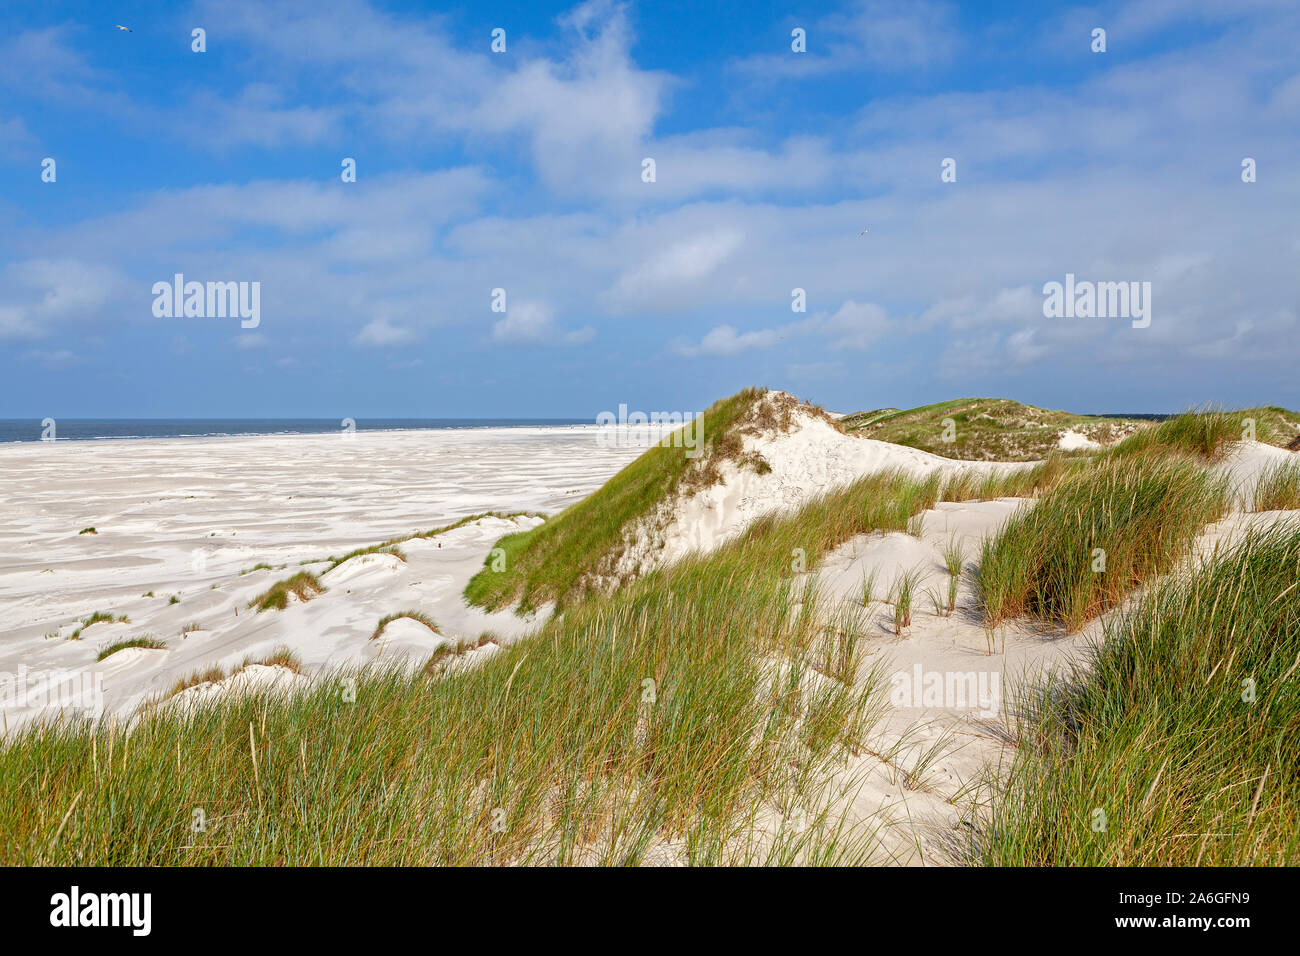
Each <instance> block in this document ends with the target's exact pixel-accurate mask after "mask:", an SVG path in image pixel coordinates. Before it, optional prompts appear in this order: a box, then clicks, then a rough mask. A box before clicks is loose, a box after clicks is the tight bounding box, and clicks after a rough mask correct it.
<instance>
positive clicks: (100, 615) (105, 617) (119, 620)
mask: <svg viewBox="0 0 1300 956" xmlns="http://www.w3.org/2000/svg"><path fill="white" fill-rule="evenodd" d="M100 623H106V624H114V623H116V624H129V623H130V618H128V617H127V616H126V615H125V614H119V615H118V616H117V617H114V616H113V615H112V614H110V613H109V612H108V611H96V612H95V613H94V614H92V615H90V617H84V618H82V619H81V626H80V627H78V628H77V629H76V630H75V631H73V632H72V633H71V634H69V635H68V640H70V641H77V640H80V639H81V632H82V631H84V630H85V629H86V628H88V627H90V625H92V624H100Z"/></svg>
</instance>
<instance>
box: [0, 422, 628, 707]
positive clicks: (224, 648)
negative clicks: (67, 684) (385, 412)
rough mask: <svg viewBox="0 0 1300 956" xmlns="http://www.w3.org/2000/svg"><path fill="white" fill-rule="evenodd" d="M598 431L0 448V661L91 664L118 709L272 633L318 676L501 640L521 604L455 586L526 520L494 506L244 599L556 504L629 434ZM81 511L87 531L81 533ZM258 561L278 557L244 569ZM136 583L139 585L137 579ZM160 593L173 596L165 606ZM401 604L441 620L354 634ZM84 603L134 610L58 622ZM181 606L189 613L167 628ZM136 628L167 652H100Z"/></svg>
mask: <svg viewBox="0 0 1300 956" xmlns="http://www.w3.org/2000/svg"><path fill="white" fill-rule="evenodd" d="M597 432H598V429H596V428H595V426H591V427H558V428H557V427H551V428H541V427H538V428H531V427H530V428H501V429H460V430H447V431H410V432H358V433H356V434H355V436H354V437H352V438H345V437H344V436H342V435H337V434H333V435H290V436H258V437H248V438H216V439H168V440H127V441H81V442H57V443H54V444H44V443H31V444H11V445H2V446H0V501H3V502H4V508H3V510H2V511H0V678H3V675H4V674H9V675H15V677H16V675H17V674H18V673H19V670H20V668H24V667H25V668H27V671H28V673H29V674H30V675H41V674H44V675H46V676H50V675H51V674H52V673H53V672H56V671H60V672H62V671H66V672H69V673H72V674H77V675H85V676H86V679H87V680H88V681H89V680H91V679H94V678H96V675H98V679H101V680H102V691H103V700H104V705H105V708H106V709H107V710H108V711H109V712H111V713H116V714H119V715H126V714H129V713H131V712H132V711H134V710H135V709H136V707H137V706H138V705H139V704H140V703H142V702H143V701H145V700H147V699H150V698H152V697H156V696H158V695H160V694H165V693H166V692H168V691H169V690H170V688H171V686H172V685H173V684H174V683H175V682H176V681H177V680H178V679H179V678H180V677H182V676H186V675H189V674H192V673H194V672H196V671H200V670H206V669H208V668H209V667H212V666H220V667H222V668H223V669H224V670H226V671H227V672H230V671H233V670H235V669H236V668H237V667H239V666H240V665H241V664H242V663H243V662H244V660H245V659H246V658H250V657H251V658H253V659H254V660H257V659H261V658H264V657H266V656H267V655H269V654H270V653H271V651H272V650H273V649H274V648H275V647H277V646H278V645H285V646H287V647H288V648H289V649H290V650H292V651H293V652H294V653H295V654H297V655H298V657H299V658H301V660H302V661H303V664H304V666H305V669H306V671H307V672H308V673H315V672H318V671H320V670H322V669H331V670H332V669H334V668H336V667H342V666H349V665H355V664H359V663H364V662H366V661H371V660H375V659H380V660H383V661H389V660H401V659H406V658H409V659H412V660H417V661H423V660H425V659H427V657H428V656H429V654H431V653H432V651H433V650H435V649H436V648H437V647H439V646H440V645H441V644H443V643H444V642H446V641H452V640H459V639H461V638H466V639H475V638H477V637H478V636H479V635H480V634H481V633H482V632H484V631H491V632H493V633H495V634H497V635H499V636H500V638H501V639H502V641H503V642H507V643H508V642H509V641H511V640H514V639H517V638H518V637H519V636H520V635H521V634H523V633H524V632H526V631H527V630H528V629H529V628H530V627H532V626H533V623H534V622H533V620H532V619H524V618H519V617H516V616H515V615H513V614H510V613H497V614H488V613H484V612H482V611H481V610H478V609H475V608H470V607H468V606H466V605H465V603H464V601H463V600H462V599H461V596H460V595H461V591H462V590H463V589H464V587H465V584H466V582H468V580H469V578H470V577H471V576H472V575H473V574H474V573H475V572H477V571H478V570H479V568H480V567H481V566H482V563H483V559H484V557H485V556H486V555H487V553H488V551H489V549H490V548H491V547H492V545H493V544H494V543H495V541H496V540H497V539H498V538H499V537H500V536H501V535H502V534H505V533H507V532H509V531H512V530H516V529H518V528H525V527H531V526H532V525H534V524H536V523H537V521H538V519H535V518H524V519H521V520H519V521H515V522H511V521H504V520H500V519H496V518H490V519H485V520H483V521H480V522H478V523H476V524H473V525H470V526H467V527H463V528H459V529H457V530H455V531H452V532H448V533H447V534H445V535H442V536H440V537H438V538H433V539H426V540H415V541H411V542H408V543H406V544H404V545H402V550H403V551H404V552H405V554H406V557H407V560H406V561H405V562H403V561H400V560H399V559H398V558H396V557H394V556H392V555H366V556H363V557H359V558H354V559H352V560H350V561H348V562H346V563H345V564H343V565H341V566H340V567H338V568H336V569H335V570H333V571H331V572H329V573H328V574H325V575H324V577H323V582H324V583H325V584H326V586H327V587H328V588H329V590H328V591H327V592H326V593H325V594H322V595H319V596H318V597H316V598H314V599H313V600H310V601H308V602H306V603H296V602H295V603H291V604H290V605H289V607H288V608H286V609H285V610H284V611H268V612H264V613H261V614H257V613H254V612H253V611H251V610H249V609H248V608H247V604H248V601H249V600H250V599H251V598H252V597H253V596H254V595H256V594H258V593H260V592H262V591H264V590H265V589H266V588H267V587H269V586H270V585H271V584H272V583H274V582H275V581H278V580H281V579H282V578H285V577H288V576H289V575H291V574H293V573H295V572H296V571H298V570H299V563H300V562H304V561H313V560H319V559H322V558H326V557H328V556H330V555H339V556H341V555H343V554H346V553H347V552H348V551H351V550H353V549H355V548H357V547H362V546H369V545H372V544H377V543H379V542H381V541H383V540H386V539H388V538H390V537H394V536H399V535H406V534H410V533H412V532H415V531H427V530H429V529H431V528H434V527H437V526H440V525H444V524H449V523H451V522H453V521H456V520H457V519H459V518H462V517H464V516H466V515H469V514H473V513H477V512H482V511H541V512H546V513H552V512H555V511H558V510H560V509H562V508H564V507H565V506H567V505H568V504H570V503H571V502H573V501H576V500H578V499H579V498H581V497H582V496H584V495H587V494H590V493H591V492H592V491H593V490H595V489H596V488H598V487H599V486H600V485H601V484H603V483H604V482H605V481H606V480H607V479H608V478H609V477H610V476H612V475H613V474H614V473H615V472H616V471H617V470H618V469H619V468H621V467H623V465H625V464H627V463H628V462H629V461H631V460H632V459H633V458H635V457H636V456H637V455H639V454H640V453H641V451H642V450H643V449H642V448H639V447H622V448H620V447H608V446H610V445H612V444H613V443H612V442H609V441H606V442H604V445H602V444H601V443H600V442H598V441H597ZM90 526H93V527H95V528H96V529H97V532H98V533H97V534H94V535H90V534H86V535H79V534H78V533H77V532H78V531H80V530H81V529H82V528H85V527H90ZM259 563H266V564H270V565H272V566H273V567H274V568H275V570H271V571H267V570H259V571H254V572H252V573H249V574H244V575H241V574H240V572H241V571H243V570H245V569H248V568H251V567H253V566H254V565H256V564H259ZM281 565H287V567H286V568H284V569H281V568H280V566H281ZM326 567H328V565H326V564H323V563H321V564H311V565H309V566H308V569H309V570H313V571H315V572H317V573H321V572H323V571H324V570H325V568H326ZM147 592H153V597H143V596H142V595H144V594H145V593H147ZM172 595H178V596H179V598H180V601H179V603H178V604H171V603H169V601H170V598H171V596H172ZM407 610H418V611H422V612H424V613H425V614H427V615H429V616H430V617H431V618H432V619H433V620H434V621H435V622H436V623H437V624H438V627H439V631H440V633H439V634H434V633H433V632H431V631H429V630H428V628H425V627H424V626H423V625H420V624H417V623H416V622H414V621H410V620H400V621H395V622H393V623H392V624H390V625H389V626H388V628H387V630H386V631H385V633H384V635H383V637H382V638H381V639H380V640H377V641H371V640H369V638H370V635H371V633H372V632H373V631H374V629H375V625H376V624H377V623H378V622H379V619H380V618H381V617H383V616H385V615H387V614H393V613H398V612H401V611H407ZM96 611H105V612H110V613H112V615H113V616H114V617H117V616H119V615H126V616H127V617H128V618H129V623H125V624H119V623H111V624H110V623H102V624H95V625H93V626H91V627H89V628H86V629H85V630H84V631H83V632H82V634H81V637H80V639H79V640H77V641H69V640H67V639H66V638H67V637H68V636H69V635H70V634H71V633H72V632H73V631H74V630H76V628H77V627H78V622H79V620H80V619H83V618H85V617H87V616H89V615H90V614H92V613H94V612H96ZM191 623H194V624H198V625H199V626H200V628H201V629H200V630H196V631H192V632H190V633H188V634H185V635H184V636H182V634H181V631H182V628H184V627H186V626H188V625H190V624H191ZM47 634H55V635H56V636H53V637H48V638H47V637H46V636H45V635H47ZM138 637H150V638H153V639H156V640H160V641H163V642H165V643H166V645H167V649H166V650H142V649H130V650H125V651H119V652H117V653H116V654H114V655H112V656H110V657H108V658H107V659H105V660H104V661H103V662H101V663H96V661H95V658H96V656H97V655H98V653H99V651H100V650H102V649H103V648H105V647H107V646H109V645H110V644H113V643H115V642H118V641H122V640H126V639H130V638H138ZM488 647H490V648H493V649H494V650H488V649H486V648H485V649H483V650H480V651H477V652H475V653H474V654H472V655H470V656H469V657H470V659H471V660H477V659H483V658H485V657H487V656H490V655H491V654H492V653H494V652H495V648H496V645H488ZM251 673H253V674H256V673H258V672H256V671H252V672H251ZM33 679H34V678H33ZM247 679H248V678H244V680H247ZM236 683H237V682H236ZM217 690H218V691H219V690H220V688H218V689H217ZM0 693H3V688H2V687H0ZM199 696H201V695H199ZM27 699H28V701H29V702H30V701H33V700H35V701H37V703H36V704H33V705H30V706H17V705H16V704H15V702H14V701H13V700H11V701H10V704H9V705H8V706H0V713H3V724H4V726H7V727H8V728H9V729H13V728H14V727H15V726H18V725H19V724H21V723H22V722H24V721H25V720H27V719H29V718H31V717H32V716H34V715H35V714H37V713H40V712H43V711H45V712H48V708H47V707H46V706H45V704H44V702H43V701H42V700H41V698H40V695H33V694H29V695H27ZM0 729H3V728H0Z"/></svg>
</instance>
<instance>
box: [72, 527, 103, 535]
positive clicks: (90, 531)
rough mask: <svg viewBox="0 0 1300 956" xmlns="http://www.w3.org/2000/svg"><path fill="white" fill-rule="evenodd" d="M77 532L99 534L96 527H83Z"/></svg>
mask: <svg viewBox="0 0 1300 956" xmlns="http://www.w3.org/2000/svg"><path fill="white" fill-rule="evenodd" d="M77 534H99V532H98V531H96V530H95V529H94V528H82V529H81V530H80V531H78V532H77Z"/></svg>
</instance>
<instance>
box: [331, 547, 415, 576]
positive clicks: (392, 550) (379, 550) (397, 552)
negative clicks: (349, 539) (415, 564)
mask: <svg viewBox="0 0 1300 956" xmlns="http://www.w3.org/2000/svg"><path fill="white" fill-rule="evenodd" d="M407 540H409V539H407ZM363 554H391V555H393V557H395V558H397V559H398V560H400V561H405V560H406V553H405V552H404V551H402V549H401V548H399V547H398V546H397V544H396V543H395V542H390V541H385V542H384V543H383V544H372V545H370V546H369V547H365V548H357V549H356V550H355V551H349V552H348V553H347V554H345V555H343V557H341V558H330V566H329V567H328V568H326V569H325V570H326V572H329V571H333V570H334V569H335V568H337V567H338V566H339V565H340V564H342V563H343V562H344V561H351V560H352V559H353V558H359V557H361V556H362V555H363Z"/></svg>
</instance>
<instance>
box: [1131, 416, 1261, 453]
mask: <svg viewBox="0 0 1300 956" xmlns="http://www.w3.org/2000/svg"><path fill="white" fill-rule="evenodd" d="M1247 417H1249V413H1248V412H1225V411H1224V410H1222V409H1219V408H1204V409H1200V410H1196V411H1187V412H1184V413H1183V414H1181V415H1176V416H1174V417H1173V418H1168V419H1165V420H1164V421H1163V422H1160V423H1158V424H1156V425H1152V426H1150V427H1149V428H1144V429H1142V430H1141V431H1139V432H1136V433H1134V434H1133V435H1130V436H1129V437H1128V438H1126V439H1124V440H1123V441H1122V442H1120V443H1119V444H1117V445H1115V446H1114V447H1112V448H1109V449H1107V452H1106V454H1107V455H1109V456H1112V457H1116V458H1145V459H1149V458H1151V457H1152V456H1156V455H1167V454H1171V453H1172V454H1181V455H1193V456H1196V457H1198V458H1201V459H1203V460H1205V461H1218V460H1219V459H1221V458H1222V457H1223V456H1224V454H1225V453H1226V452H1227V449H1228V446H1229V445H1230V444H1231V443H1232V442H1236V441H1241V440H1242V438H1243V437H1244V436H1245V434H1246V422H1245V420H1246V418H1247ZM1263 427H1264V432H1260V431H1259V430H1258V429H1257V432H1256V434H1257V435H1262V434H1264V433H1268V434H1271V431H1270V429H1271V426H1263ZM1260 440H1261V441H1262V440H1264V438H1263V437H1261V439H1260Z"/></svg>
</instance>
